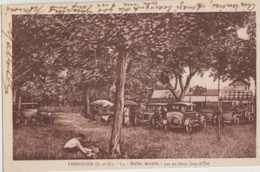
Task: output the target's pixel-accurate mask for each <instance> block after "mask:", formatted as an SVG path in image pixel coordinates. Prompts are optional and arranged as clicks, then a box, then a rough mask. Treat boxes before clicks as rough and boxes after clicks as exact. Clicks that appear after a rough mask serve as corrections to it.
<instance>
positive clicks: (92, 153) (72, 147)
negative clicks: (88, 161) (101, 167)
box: [64, 134, 99, 158]
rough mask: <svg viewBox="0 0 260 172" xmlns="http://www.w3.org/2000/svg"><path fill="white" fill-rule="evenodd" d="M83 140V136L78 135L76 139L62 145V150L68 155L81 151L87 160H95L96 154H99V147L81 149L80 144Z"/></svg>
mask: <svg viewBox="0 0 260 172" xmlns="http://www.w3.org/2000/svg"><path fill="white" fill-rule="evenodd" d="M84 139H85V135H84V134H79V135H78V137H76V138H72V139H70V140H69V141H68V142H67V143H66V144H65V145H64V150H65V151H66V152H69V153H72V152H77V151H81V152H82V153H84V154H85V155H86V156H87V157H89V158H96V157H97V154H98V153H99V147H98V146H89V147H83V146H82V145H81V142H82V141H83V140H84Z"/></svg>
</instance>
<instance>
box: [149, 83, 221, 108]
mask: <svg viewBox="0 0 260 172" xmlns="http://www.w3.org/2000/svg"><path fill="white" fill-rule="evenodd" d="M175 101H176V100H175V98H174V96H173V95H172V93H171V91H170V90H154V92H153V94H152V97H151V99H150V102H151V103H170V102H175ZM184 101H185V102H192V103H194V104H195V105H196V107H197V108H206V107H215V106H217V104H218V90H217V89H206V88H203V87H199V86H195V87H193V88H191V89H190V90H189V92H188V93H187V94H186V96H185V97H184Z"/></svg>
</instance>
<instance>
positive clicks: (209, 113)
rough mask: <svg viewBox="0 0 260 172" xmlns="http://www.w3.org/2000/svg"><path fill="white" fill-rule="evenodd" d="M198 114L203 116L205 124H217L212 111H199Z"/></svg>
mask: <svg viewBox="0 0 260 172" xmlns="http://www.w3.org/2000/svg"><path fill="white" fill-rule="evenodd" d="M198 112H199V113H200V114H201V115H203V116H204V117H205V119H206V121H207V123H212V124H216V122H217V112H216V111H215V110H213V109H209V108H208V109H199V110H198Z"/></svg>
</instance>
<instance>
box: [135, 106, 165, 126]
mask: <svg viewBox="0 0 260 172" xmlns="http://www.w3.org/2000/svg"><path fill="white" fill-rule="evenodd" d="M166 105H167V103H149V104H148V105H147V109H146V111H145V112H143V113H140V114H137V115H136V116H135V124H136V125H139V124H149V123H151V122H152V121H153V117H154V112H155V110H156V109H158V108H159V107H166Z"/></svg>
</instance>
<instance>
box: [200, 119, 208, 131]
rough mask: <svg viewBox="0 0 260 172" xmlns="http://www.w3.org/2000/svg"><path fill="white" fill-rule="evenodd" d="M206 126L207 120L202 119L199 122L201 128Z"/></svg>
mask: <svg viewBox="0 0 260 172" xmlns="http://www.w3.org/2000/svg"><path fill="white" fill-rule="evenodd" d="M206 126H207V121H206V120H203V121H202V123H201V129H204V128H206Z"/></svg>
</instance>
